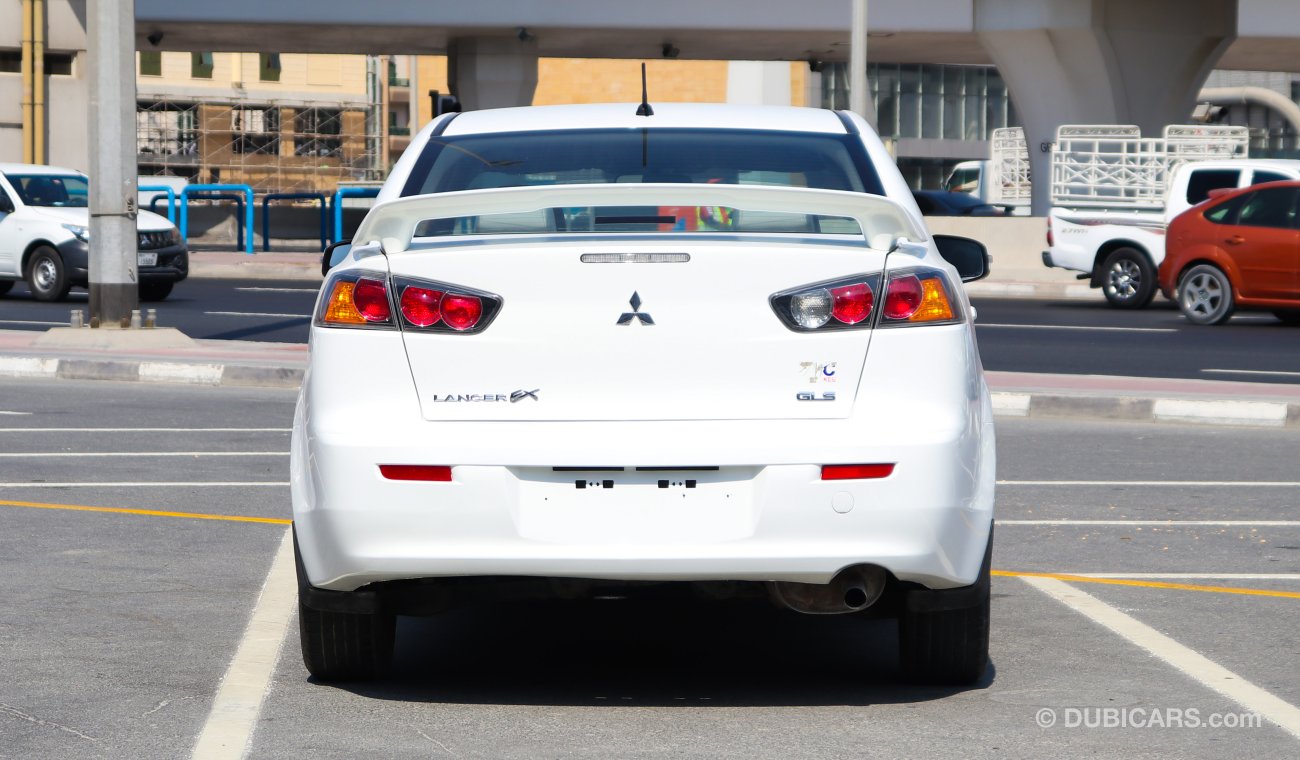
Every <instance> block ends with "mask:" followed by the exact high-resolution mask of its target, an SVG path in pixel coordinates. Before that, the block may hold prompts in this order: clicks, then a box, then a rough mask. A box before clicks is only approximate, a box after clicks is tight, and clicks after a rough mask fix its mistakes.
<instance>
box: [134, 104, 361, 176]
mask: <svg viewBox="0 0 1300 760" xmlns="http://www.w3.org/2000/svg"><path fill="white" fill-rule="evenodd" d="M370 89H371V95H370V96H369V97H368V98H367V102H351V103H320V102H308V101H287V100H276V99H256V98H255V97H252V96H251V95H250V97H247V98H243V97H230V96H228V95H227V96H225V97H211V96H206V95H205V96H200V97H194V96H188V97H183V96H154V97H149V98H147V99H145V98H141V99H140V100H139V101H138V104H137V110H136V144H137V153H138V156H137V162H138V165H139V169H140V174H142V175H165V176H176V177H183V178H185V179H187V180H189V181H190V182H191V183H201V184H216V183H226V184H229V183H235V184H245V185H250V186H252V187H253V189H254V190H255V191H257V192H258V193H305V192H313V193H317V192H320V193H333V192H334V191H335V190H336V189H337V188H338V184H339V182H379V181H382V180H383V177H384V168H385V167H384V156H383V148H384V135H383V134H382V126H383V119H382V118H380V109H381V106H382V103H381V101H380V100H379V98H378V96H377V94H376V93H375V90H374V88H373V87H372V88H370Z"/></svg>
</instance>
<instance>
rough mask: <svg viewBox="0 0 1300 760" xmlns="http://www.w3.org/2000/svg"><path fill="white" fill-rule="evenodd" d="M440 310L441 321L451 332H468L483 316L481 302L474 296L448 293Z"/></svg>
mask: <svg viewBox="0 0 1300 760" xmlns="http://www.w3.org/2000/svg"><path fill="white" fill-rule="evenodd" d="M441 308H442V319H443V321H444V322H446V323H447V326H448V327H450V328H452V329H453V330H468V329H470V328H471V327H473V326H474V325H476V324H478V321H479V319H480V318H481V317H482V316H483V301H481V300H480V299H479V298H477V297H476V296H463V295H459V294H454V293H448V294H447V295H445V296H443V297H442V305H441Z"/></svg>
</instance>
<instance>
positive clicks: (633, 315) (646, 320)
mask: <svg viewBox="0 0 1300 760" xmlns="http://www.w3.org/2000/svg"><path fill="white" fill-rule="evenodd" d="M628 303H630V304H632V311H625V312H623V315H622V316H621V317H619V318H618V323H619V324H620V325H630V324H632V320H633V319H639V320H641V324H643V325H653V324H654V323H655V321H654V319H652V318H651V317H650V314H649V313H647V312H644V311H641V296H639V295H637V294H636V292H635V291H633V293H632V297H631V298H630V299H628Z"/></svg>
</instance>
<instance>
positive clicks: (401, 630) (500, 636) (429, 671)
mask: <svg viewBox="0 0 1300 760" xmlns="http://www.w3.org/2000/svg"><path fill="white" fill-rule="evenodd" d="M397 636H398V639H397V651H396V653H395V657H394V667H393V671H392V673H391V674H390V675H389V676H388V677H387V678H386V679H384V680H381V681H376V682H372V683H369V684H340V685H339V686H340V687H341V688H345V689H348V690H349V691H352V692H353V693H355V694H357V695H359V696H364V697H370V698H374V699H382V700H400V701H406V702H438V703H451V704H510V705H577V706H586V705H623V706H641V707H645V706H654V707H687V706H697V707H698V706H726V707H740V706H792V705H793V706H818V705H854V706H866V705H871V704H893V703H910V702H925V701H929V700H934V699H942V698H945V697H948V696H951V695H953V694H956V693H959V692H962V691H967V690H969V689H983V688H987V687H988V686H989V685H990V684H991V683H992V681H993V679H994V678H995V675H996V671H995V669H994V667H993V666H992V665H990V666H989V668H988V670H987V671H986V672H985V674H984V677H983V679H982V680H981V681H980V682H979V683H978V684H976V685H975V686H972V687H956V688H954V687H935V686H918V685H915V684H911V683H908V682H906V681H905V680H904V679H903V676H902V674H901V673H900V671H899V664H898V654H897V651H898V635H897V626H896V625H895V623H894V621H893V620H892V619H888V618H883V619H871V618H866V617H863V616H858V615H825V616H812V615H801V614H798V613H794V612H789V611H785V610H780V609H776V608H775V607H772V606H770V605H768V604H766V603H762V602H757V603H754V602H750V603H744V604H741V603H712V604H708V603H700V602H697V603H689V604H685V605H683V604H672V605H670V604H664V603H658V602H645V601H644V600H624V599H620V600H607V601H588V602H546V603H543V602H532V603H526V604H516V605H511V606H506V607H493V608H479V609H469V610H460V611H456V612H452V613H448V614H444V615H440V616H436V617H429V618H399V619H398V632H397Z"/></svg>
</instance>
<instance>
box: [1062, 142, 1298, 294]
mask: <svg viewBox="0 0 1300 760" xmlns="http://www.w3.org/2000/svg"><path fill="white" fill-rule="evenodd" d="M1107 130H1109V131H1107ZM1247 137H1248V135H1247V133H1246V132H1245V128H1243V127H1215V126H1185V127H1183V126H1171V127H1168V128H1166V130H1165V136H1164V137H1163V138H1142V137H1140V135H1139V134H1138V133H1137V128H1136V127H1109V128H1107V127H1061V131H1059V132H1058V134H1057V144H1056V146H1055V148H1054V150H1053V156H1052V198H1053V204H1054V205H1053V208H1052V209H1051V211H1050V213H1049V215H1048V219H1047V225H1048V226H1047V245H1048V250H1046V251H1043V264H1044V265H1046V266H1049V267H1060V268H1062V269H1071V270H1074V271H1077V272H1079V273H1080V274H1079V279H1081V280H1083V279H1086V280H1089V282H1090V284H1091V285H1092V287H1094V288H1101V289H1102V293H1103V294H1104V295H1105V296H1106V300H1107V301H1108V302H1109V303H1110V305H1111V306H1114V307H1117V308H1121V309H1141V308H1144V307H1146V306H1147V304H1149V303H1151V299H1152V298H1154V297H1155V294H1156V292H1157V290H1158V287H1157V283H1156V269H1157V267H1159V266H1160V262H1161V261H1162V260H1163V259H1164V257H1165V227H1166V226H1167V225H1168V224H1169V222H1170V221H1171V220H1173V218H1174V217H1176V216H1178V215H1179V214H1181V213H1183V212H1184V211H1186V210H1187V209H1189V208H1191V207H1192V206H1195V205H1196V204H1198V203H1200V202H1202V201H1204V200H1206V199H1207V198H1208V197H1209V194H1210V191H1212V190H1216V189H1220V188H1236V187H1246V186H1249V185H1255V184H1260V183H1263V182H1277V181H1281V180H1294V179H1300V161H1295V160H1282V159H1250V158H1245V157H1244V155H1245V152H1246V145H1247ZM1216 156H1223V158H1216Z"/></svg>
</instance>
